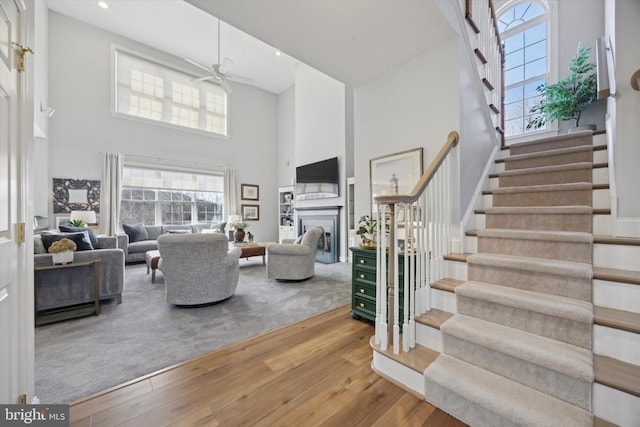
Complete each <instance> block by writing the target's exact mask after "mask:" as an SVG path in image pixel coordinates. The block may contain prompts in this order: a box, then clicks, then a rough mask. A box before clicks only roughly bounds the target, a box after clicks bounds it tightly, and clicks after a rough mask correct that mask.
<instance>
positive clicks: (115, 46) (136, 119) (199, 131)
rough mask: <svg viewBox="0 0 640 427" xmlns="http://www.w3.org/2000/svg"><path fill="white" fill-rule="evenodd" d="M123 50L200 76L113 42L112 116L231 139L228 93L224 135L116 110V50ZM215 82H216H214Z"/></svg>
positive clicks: (111, 75) (111, 73)
mask: <svg viewBox="0 0 640 427" xmlns="http://www.w3.org/2000/svg"><path fill="white" fill-rule="evenodd" d="M118 50H119V51H121V52H124V53H128V54H129V55H134V56H137V57H139V58H142V59H144V60H147V61H151V62H155V63H156V64H159V65H161V66H163V67H166V68H170V69H173V70H176V71H179V72H181V73H184V74H188V75H190V76H192V77H194V78H198V77H200V76H194V75H193V74H192V73H191V72H190V71H188V70H186V69H184V68H181V67H177V66H175V65H172V64H168V63H166V62H164V61H161V60H158V59H156V58H152V57H150V56H148V55H144V54H141V53H140V52H136V51H134V50H131V49H128V48H126V47H123V46H121V45H117V44H111V70H110V82H109V86H110V98H111V107H110V108H111V110H110V113H111V116H112V117H117V118H120V119H125V120H131V121H134V122H138V123H144V124H150V125H154V126H160V127H165V128H169V129H173V130H178V131H181V132H188V133H194V134H198V135H203V136H206V137H209V138H217V139H221V140H227V141H228V140H229V138H230V135H231V118H230V115H231V114H230V111H231V97H230V96H229V95H228V94H227V134H226V135H222V134H219V133H214V132H207V131H204V130H201V129H194V128H190V127H186V126H179V125H174V124H172V123H167V122H163V121H159V120H151V119H146V118H144V117H137V116H133V115H131V114H125V113H119V112H117V111H116V83H115V79H116V51H118ZM213 84H215V83H213Z"/></svg>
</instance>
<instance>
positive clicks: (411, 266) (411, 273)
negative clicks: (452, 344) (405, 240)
mask: <svg viewBox="0 0 640 427" xmlns="http://www.w3.org/2000/svg"><path fill="white" fill-rule="evenodd" d="M415 211H416V205H415V203H411V204H410V205H409V209H408V212H407V214H408V216H407V217H406V218H407V220H408V223H409V236H411V244H412V246H411V253H409V250H408V248H405V251H404V252H405V253H404V320H405V325H404V327H405V328H407V327H408V328H407V329H403V330H404V335H406V338H405V342H406V345H405V347H404V351H409V349H411V348H413V347H415V346H416V322H415V315H416V310H415V305H416V295H415V291H416V277H415V274H416V269H415V257H416V254H417V252H418V250H419V248H418V246H417V242H416V239H417V237H416V235H417V232H416V231H417V230H416V225H415V220H416V218H415Z"/></svg>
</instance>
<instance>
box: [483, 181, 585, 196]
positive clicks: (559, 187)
mask: <svg viewBox="0 0 640 427" xmlns="http://www.w3.org/2000/svg"><path fill="white" fill-rule="evenodd" d="M592 189H593V184H592V183H590V182H570V183H566V184H542V185H526V186H525V185H523V186H517V187H501V188H496V189H493V190H490V192H491V194H493V195H498V194H514V193H546V192H551V191H581V190H582V191H584V190H588V191H591V190H592Z"/></svg>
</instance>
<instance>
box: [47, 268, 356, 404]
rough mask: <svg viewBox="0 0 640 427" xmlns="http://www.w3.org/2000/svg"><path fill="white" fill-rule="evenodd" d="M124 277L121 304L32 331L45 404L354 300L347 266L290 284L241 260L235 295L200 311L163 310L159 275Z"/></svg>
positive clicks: (129, 272) (139, 271)
mask: <svg viewBox="0 0 640 427" xmlns="http://www.w3.org/2000/svg"><path fill="white" fill-rule="evenodd" d="M125 274H126V282H125V290H124V293H123V296H122V304H120V305H117V304H115V302H113V303H106V304H102V306H101V312H100V315H99V316H97V317H96V316H89V317H84V318H79V319H74V320H67V321H63V322H59V323H54V324H50V325H44V326H39V327H37V328H36V331H35V379H36V395H37V396H38V397H39V398H40V401H41V402H42V403H70V402H72V401H75V400H78V399H80V398H83V397H86V396H88V395H90V394H93V393H97V392H99V391H102V390H106V389H108V388H110V387H113V386H115V385H118V384H122V383H123V382H126V381H129V380H132V379H135V378H138V377H140V376H143V375H146V374H149V373H152V372H155V371H157V370H159V369H162V368H166V367H168V366H171V365H173V364H176V363H179V362H183V361H185V360H189V359H191V358H193V357H195V356H199V355H202V354H204V353H207V352H209V351H212V350H216V349H219V348H222V347H225V346H228V345H230V344H233V343H236V342H238V341H241V340H244V339H247V338H250V337H253V336H256V335H259V334H262V333H264V332H267V331H270V330H273V329H276V328H278V327H281V326H284V325H287V324H289V323H292V322H296V321H298V320H303V319H306V318H308V317H310V316H312V315H314V314H317V313H321V312H324V311H327V310H330V309H332V308H335V307H338V306H340V305H344V304H347V303H349V302H350V301H351V266H349V265H347V264H343V263H336V264H316V274H315V276H314V277H313V278H311V279H309V280H307V281H304V282H298V283H287V282H277V281H275V280H269V279H267V278H266V270H265V267H263V266H262V259H261V258H259V257H258V258H252V259H249V260H245V259H242V260H240V280H239V283H238V288H237V289H236V292H235V294H234V295H233V296H232V297H231V298H230V299H228V300H226V301H223V302H221V303H218V304H214V305H210V306H205V307H197V308H181V307H175V306H172V305H169V304H167V303H166V301H165V291H164V287H165V285H164V279H163V277H162V273H161V272H158V274H157V277H156V283H155V284H152V283H151V275H147V274H146V266H145V265H144V264H139V265H132V266H127V267H126V273H125Z"/></svg>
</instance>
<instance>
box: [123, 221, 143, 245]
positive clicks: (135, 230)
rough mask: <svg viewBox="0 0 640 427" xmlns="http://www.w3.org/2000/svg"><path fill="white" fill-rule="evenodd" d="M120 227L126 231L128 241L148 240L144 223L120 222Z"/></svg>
mask: <svg viewBox="0 0 640 427" xmlns="http://www.w3.org/2000/svg"><path fill="white" fill-rule="evenodd" d="M122 229H123V230H124V232H125V233H127V236H129V243H133V242H141V241H142V240H149V234H148V233H147V229H146V228H144V224H136V225H128V224H122Z"/></svg>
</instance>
